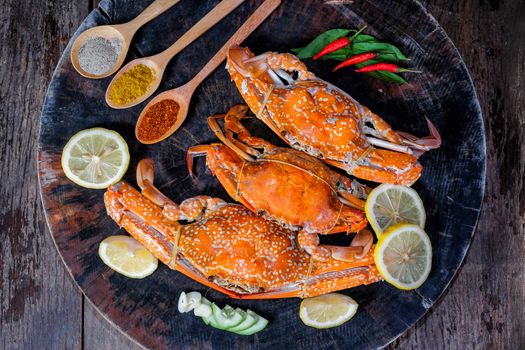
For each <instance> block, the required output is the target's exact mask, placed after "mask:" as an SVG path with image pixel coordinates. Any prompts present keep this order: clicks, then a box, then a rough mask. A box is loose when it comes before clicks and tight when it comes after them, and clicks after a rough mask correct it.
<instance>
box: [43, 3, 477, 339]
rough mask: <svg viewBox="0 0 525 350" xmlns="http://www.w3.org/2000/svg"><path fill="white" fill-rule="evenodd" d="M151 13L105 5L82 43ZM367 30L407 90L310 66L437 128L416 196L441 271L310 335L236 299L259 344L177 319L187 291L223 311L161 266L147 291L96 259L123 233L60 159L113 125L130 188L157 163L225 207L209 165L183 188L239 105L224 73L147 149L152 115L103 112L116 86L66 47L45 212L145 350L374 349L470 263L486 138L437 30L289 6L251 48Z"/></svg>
mask: <svg viewBox="0 0 525 350" xmlns="http://www.w3.org/2000/svg"><path fill="white" fill-rule="evenodd" d="M149 2H150V1H149V0H133V1H132V0H129V1H124V0H122V1H102V2H101V4H100V5H99V7H98V8H97V9H95V10H94V11H93V12H92V13H91V14H90V15H89V16H88V17H87V19H86V20H85V21H84V23H83V24H82V25H81V26H80V28H79V29H78V31H77V33H76V34H75V36H74V37H76V36H77V35H78V34H79V33H81V32H82V31H84V30H85V29H87V28H89V27H92V26H95V25H99V24H108V23H121V22H126V21H128V20H130V19H132V18H133V17H134V16H136V15H137V14H138V13H139V12H140V11H141V10H142V9H143V8H144V7H145V6H146V5H147V4H148V3H149ZM216 3H217V1H216V0H208V1H199V5H198V6H197V5H196V3H195V2H194V1H192V0H183V1H181V2H180V3H179V4H178V5H176V6H174V7H173V8H172V9H170V10H169V11H167V12H166V13H165V14H163V15H161V16H160V17H159V18H157V19H155V20H154V21H153V22H151V23H149V24H148V25H146V26H145V27H144V28H143V29H141V30H140V31H139V32H138V33H137V35H136V37H135V40H134V42H133V44H132V46H131V50H130V53H129V57H128V60H129V59H132V58H135V57H138V56H143V55H150V54H154V53H157V52H159V51H161V50H163V49H164V48H166V47H167V46H169V45H170V44H171V43H172V42H174V41H175V40H176V39H177V38H178V37H180V36H181V35H182V33H184V32H185V31H186V30H187V29H188V28H189V27H191V25H192V24H194V23H195V22H196V21H197V20H198V19H199V18H201V17H202V16H203V15H204V14H205V13H206V12H208V11H209V10H210V9H211V8H212V7H213V6H214V5H215V4H216ZM259 3H260V1H249V2H247V3H245V4H243V5H242V6H241V7H240V8H239V9H237V10H236V11H235V12H234V13H232V14H230V15H229V16H228V17H227V18H225V19H224V20H223V21H222V22H221V23H220V24H218V25H217V26H216V27H214V28H213V29H212V30H210V31H209V32H208V33H206V34H205V35H204V36H203V37H202V38H200V39H199V40H198V41H196V42H195V43H194V44H192V45H190V46H189V47H188V48H187V49H186V50H184V51H183V52H182V53H181V54H179V55H178V56H177V57H176V58H175V59H174V60H173V61H172V62H171V63H170V64H169V66H168V69H167V71H166V74H165V76H164V80H163V82H162V84H161V86H160V91H162V90H166V89H167V88H172V87H176V86H179V85H181V84H183V83H184V82H186V81H188V80H189V79H190V78H191V77H192V76H193V75H194V74H195V73H196V72H197V71H198V70H199V69H200V68H201V67H202V66H203V65H204V64H205V62H206V61H207V60H208V59H209V58H210V57H211V56H212V55H213V54H214V52H215V51H216V50H217V49H218V48H219V47H220V46H222V44H223V42H224V41H225V38H226V37H228V36H229V35H231V34H232V33H233V32H234V31H235V30H236V28H237V27H239V26H240V24H241V23H242V22H243V21H244V20H245V19H246V18H247V17H248V16H249V14H250V13H251V12H252V11H253V10H254V9H255V7H256V6H257V5H258V4H259ZM365 24H366V25H367V26H368V29H367V30H368V32H369V33H372V34H374V35H377V36H378V37H380V38H382V39H384V40H385V41H388V42H393V43H395V44H396V45H398V46H399V47H401V48H402V50H403V51H404V52H405V53H407V54H408V56H410V57H411V58H412V62H411V64H412V65H413V66H414V67H417V68H418V69H420V70H422V71H424V74H420V75H415V74H412V75H410V76H409V80H410V84H408V85H404V86H397V85H392V84H387V83H383V82H381V81H377V80H373V79H371V78H368V77H364V76H358V75H356V74H353V73H351V72H349V71H341V72H340V73H339V74H335V75H334V74H332V73H331V72H330V67H331V65H330V64H326V63H319V64H317V63H316V64H313V63H312V62H311V61H308V62H307V64H308V66H309V68H310V69H311V70H312V71H313V72H314V73H316V74H317V75H318V76H319V77H321V78H323V79H325V80H328V81H330V82H332V83H334V84H335V85H337V86H339V87H341V88H343V89H344V90H346V91H347V92H349V93H350V94H351V95H353V96H354V97H355V98H356V99H357V100H359V101H361V102H362V103H363V104H365V105H367V106H369V107H371V108H372V109H373V110H374V111H376V112H377V113H378V114H379V115H381V116H383V118H385V119H386V120H387V121H388V122H390V123H391V124H392V125H393V126H394V128H395V129H398V130H403V131H406V132H410V133H414V134H418V135H423V134H424V133H426V132H427V130H426V126H425V121H424V118H423V117H424V116H428V117H429V118H430V119H431V120H432V121H433V122H434V123H435V124H436V126H437V127H438V129H439V130H440V132H441V135H442V137H443V146H442V147H441V148H440V149H438V150H435V151H432V152H429V153H428V154H425V155H424V156H423V157H422V158H421V162H422V163H423V165H424V167H425V170H424V173H423V176H422V178H421V180H420V181H419V182H418V183H417V184H416V185H415V186H414V187H415V188H416V189H417V190H418V191H419V193H420V194H421V196H422V198H423V201H424V203H425V206H426V208H427V214H428V219H427V226H426V230H427V232H428V233H429V235H430V237H431V239H432V245H433V249H434V250H433V268H432V272H431V274H430V277H429V278H428V280H427V282H426V283H425V284H424V285H423V286H422V287H421V288H419V289H418V290H415V291H411V292H403V291H400V290H397V289H395V288H393V287H392V286H390V285H388V284H387V283H377V284H374V285H371V286H366V287H359V288H355V289H352V290H348V291H345V292H344V293H347V294H349V295H351V296H352V297H353V298H354V299H356V300H357V301H358V302H359V304H360V307H359V311H358V314H357V315H356V316H355V317H354V319H353V320H352V321H351V322H348V323H346V324H344V325H343V326H340V327H337V328H333V329H329V330H316V329H313V328H309V327H306V326H304V325H303V324H302V322H301V321H300V320H299V316H298V309H299V303H300V300H299V299H289V300H286V299H283V300H274V301H251V302H249V301H237V300H228V303H230V304H231V305H233V306H240V307H243V308H247V307H249V308H252V309H254V310H256V311H257V312H259V313H260V314H262V315H264V316H266V317H268V318H269V319H270V320H271V323H270V325H269V326H268V328H267V329H266V330H265V331H264V332H262V333H260V334H258V335H256V336H252V337H242V336H236V335H233V334H230V333H225V332H223V331H218V330H215V329H212V328H210V327H206V326H205V325H204V324H203V323H202V321H201V320H200V319H198V318H197V317H193V316H190V315H181V314H179V313H178V312H177V310H176V302H177V298H178V295H179V293H180V292H181V291H182V290H199V291H202V292H207V293H208V297H209V298H210V299H212V300H214V301H217V302H219V303H220V304H221V305H222V304H223V303H224V302H225V301H226V300H225V297H224V296H223V295H220V294H218V293H215V292H211V291H207V290H206V288H204V287H203V286H201V285H200V284H198V283H196V282H193V281H192V280H190V279H188V278H186V277H185V276H183V275H181V274H179V273H177V272H174V271H171V270H169V269H168V268H167V267H166V266H164V265H162V266H159V269H158V270H157V271H156V272H155V273H154V274H153V275H152V276H150V277H148V278H146V279H144V280H132V279H128V278H126V277H123V276H121V275H119V274H117V273H115V272H113V271H112V270H110V269H109V268H108V267H106V266H105V265H104V264H103V263H102V261H101V260H100V259H99V258H98V255H97V249H98V245H99V242H100V241H101V240H102V239H103V238H105V237H107V236H109V235H113V234H117V233H123V231H121V230H119V229H118V227H117V225H116V224H115V223H114V222H113V221H112V220H111V219H110V218H109V217H108V216H107V215H106V212H105V208H104V205H103V202H102V195H103V193H104V191H96V190H88V189H84V188H80V187H78V186H76V185H74V184H73V183H71V182H70V181H69V180H68V179H67V178H66V177H65V176H64V173H63V171H62V169H61V166H60V156H61V151H62V148H63V146H64V145H65V143H66V142H67V140H68V139H69V138H70V137H71V136H72V135H73V134H74V133H76V132H77V131H79V130H82V129H85V128H91V127H95V126H104V127H107V128H110V129H114V130H117V131H119V132H120V133H121V134H122V135H123V136H124V137H125V138H126V140H127V142H128V144H129V146H130V151H131V156H132V161H131V164H130V171H128V173H127V175H126V177H125V179H126V180H127V181H129V182H131V183H132V184H135V178H134V170H135V167H136V164H137V162H138V160H140V159H142V158H144V157H152V158H153V159H154V160H155V162H156V165H157V183H158V184H159V186H160V188H161V189H162V190H163V191H164V192H165V193H166V194H167V195H168V196H169V197H171V198H173V199H174V200H176V201H181V200H183V199H185V198H188V197H190V196H193V195H196V194H208V195H215V196H220V197H223V198H225V199H229V198H228V197H227V195H226V193H225V192H224V191H223V190H222V188H221V187H220V185H219V184H218V182H217V181H216V180H215V179H214V178H213V177H212V176H211V174H210V172H209V170H207V169H206V168H205V166H204V162H203V161H202V160H200V161H198V162H197V163H198V164H197V169H196V173H197V174H198V177H197V178H195V179H191V178H190V177H189V176H188V171H187V169H186V167H185V165H184V161H183V159H184V154H185V151H186V149H187V148H188V147H189V146H191V145H196V144H200V143H208V142H210V141H212V140H214V139H215V138H214V135H213V134H212V133H211V132H210V130H209V129H208V127H207V124H206V117H207V116H209V115H211V114H215V113H222V112H225V111H226V110H227V109H228V108H229V107H230V106H232V105H233V104H235V103H239V102H242V100H241V97H240V95H239V93H238V92H237V90H236V88H235V86H234V84H233V83H231V82H230V79H229V76H228V75H227V73H226V71H225V70H224V69H223V68H221V69H218V70H217V71H215V72H214V73H213V74H212V75H211V76H210V77H209V78H208V79H207V80H206V81H205V82H204V83H203V84H202V85H201V86H200V87H199V88H198V89H197V91H196V94H195V96H194V98H193V101H192V104H191V108H190V111H189V118H188V120H186V122H185V124H184V125H183V127H182V128H181V129H180V130H179V131H178V132H177V133H176V134H175V135H174V136H172V137H171V138H169V139H168V140H167V141H164V142H162V143H160V144H156V145H153V146H144V145H141V144H139V143H138V142H137V141H136V140H135V138H134V133H133V130H134V124H135V121H136V119H137V116H138V114H139V112H140V110H141V108H142V107H143V106H144V103H143V104H142V105H139V106H137V107H135V108H132V109H128V110H112V109H110V108H109V107H108V106H107V105H106V104H105V102H104V91H105V89H106V86H107V84H108V82H109V79H110V78H108V79H103V80H88V79H85V78H83V77H81V76H80V75H79V74H77V73H76V72H75V71H74V69H73V67H72V65H71V62H70V60H69V47H70V46H68V48H67V49H66V51H65V52H64V55H63V56H62V59H61V60H60V62H59V64H58V66H57V69H56V72H55V75H54V77H53V80H52V82H51V84H50V86H49V91H48V94H47V98H46V101H45V104H44V109H43V112H42V117H41V131H40V141H39V150H38V170H39V177H40V185H41V194H42V200H43V203H44V208H45V211H46V216H47V220H48V224H49V227H50V231H51V234H52V235H53V239H54V240H55V243H56V246H57V248H58V250H59V252H60V254H61V256H62V258H63V260H64V262H65V264H66V266H67V269H68V270H69V272H70V273H71V275H72V276H73V278H74V280H75V281H76V283H77V284H78V286H79V287H80V289H81V290H82V291H83V293H84V294H85V295H86V296H87V298H88V299H89V300H90V301H91V302H92V303H93V304H94V305H95V306H96V307H97V308H98V310H99V311H100V312H101V313H102V314H103V315H104V316H105V317H106V318H107V319H108V320H110V321H111V322H112V323H113V324H115V325H116V326H117V327H118V328H119V329H120V330H122V332H124V333H125V334H127V335H129V336H130V337H131V338H133V339H135V340H136V341H137V342H139V343H140V344H142V345H144V346H146V347H150V348H184V349H187V348H195V349H205V348H206V349H207V348H218V349H233V348H272V349H275V348H285V347H287V348H289V349H310V348H315V349H319V348H352V349H362V348H376V347H381V346H383V345H385V344H388V343H389V342H391V341H392V340H393V339H395V338H396V337H398V336H399V335H400V334H401V333H403V332H404V331H406V330H407V329H408V328H409V327H411V326H412V325H413V324H414V323H415V322H416V321H417V320H418V319H420V318H421V317H422V316H423V315H424V314H425V313H426V312H427V311H428V310H429V309H430V308H431V306H432V305H433V304H434V303H435V302H436V300H437V299H438V298H439V297H440V295H442V293H443V292H444V290H445V289H446V288H447V286H448V285H449V283H450V281H451V280H452V278H453V277H454V274H455V273H456V271H457V270H458V269H459V267H460V265H461V263H462V261H463V258H464V257H465V254H466V252H467V250H468V247H469V244H470V240H471V238H472V235H473V232H474V228H475V225H476V221H477V218H478V214H479V209H480V206H481V201H482V198H483V192H484V181H485V139H484V128H483V122H482V118H481V112H480V109H479V105H478V100H477V97H476V93H475V90H474V87H473V84H472V81H471V79H470V77H469V74H468V72H467V70H466V68H465V65H464V64H463V61H462V59H461V57H460V56H459V54H458V52H457V50H456V48H455V47H454V45H453V44H452V42H451V41H450V40H449V39H448V37H447V35H446V34H445V33H444V31H443V29H442V28H441V27H440V26H439V24H438V23H437V22H436V20H435V19H434V18H433V17H432V16H431V15H430V14H429V13H428V12H427V11H426V10H425V8H423V7H422V6H421V4H419V3H418V2H417V1H408V0H407V1H403V2H384V1H381V0H373V1H347V0H341V1H327V2H323V1H302V0H297V1H291V0H283V4H282V5H281V7H280V8H279V9H278V10H277V11H276V12H275V13H274V14H273V15H272V16H271V17H270V18H269V20H267V21H266V22H265V23H264V24H263V25H262V26H261V27H260V28H259V29H258V30H257V31H256V32H255V33H254V34H253V35H252V36H250V38H249V39H248V40H247V41H246V42H245V45H247V46H248V47H250V48H251V49H252V50H253V51H254V52H256V53H262V52H264V51H267V50H273V51H279V52H286V51H288V50H289V49H290V48H293V47H299V46H303V45H304V44H306V43H307V42H309V41H310V40H311V39H312V38H313V37H315V36H316V35H317V34H319V33H320V32H322V31H324V30H327V29H330V28H335V27H344V28H357V27H362V26H363V25H365ZM73 39H74V38H73ZM251 129H252V130H253V131H254V132H255V133H256V134H258V135H261V136H264V137H266V138H268V139H269V140H271V141H274V142H278V140H277V139H276V138H275V136H274V135H272V134H271V133H270V132H269V130H268V128H266V127H265V126H264V125H262V124H261V123H258V122H253V123H252V124H251Z"/></svg>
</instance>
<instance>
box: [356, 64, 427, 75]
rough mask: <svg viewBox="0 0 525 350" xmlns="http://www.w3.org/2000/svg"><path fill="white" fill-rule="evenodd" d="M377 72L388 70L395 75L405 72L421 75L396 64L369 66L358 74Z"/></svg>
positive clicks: (359, 70)
mask: <svg viewBox="0 0 525 350" xmlns="http://www.w3.org/2000/svg"><path fill="white" fill-rule="evenodd" d="M377 70H386V71H389V72H393V73H403V72H412V73H421V72H420V71H416V70H410V69H405V68H403V67H398V66H396V65H395V64H392V63H376V64H371V65H369V66H366V67H363V68H359V69H357V70H356V72H358V73H368V72H375V71H377Z"/></svg>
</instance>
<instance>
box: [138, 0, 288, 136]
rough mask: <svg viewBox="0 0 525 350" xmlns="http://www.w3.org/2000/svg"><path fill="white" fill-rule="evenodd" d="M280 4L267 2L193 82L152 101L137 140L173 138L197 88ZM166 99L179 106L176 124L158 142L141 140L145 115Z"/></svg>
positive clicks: (276, 0) (277, 1)
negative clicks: (231, 50) (152, 107)
mask: <svg viewBox="0 0 525 350" xmlns="http://www.w3.org/2000/svg"><path fill="white" fill-rule="evenodd" d="M280 4H281V0H266V1H265V2H264V3H263V4H262V5H261V6H259V8H258V9H257V10H256V11H255V12H254V13H253V14H252V15H251V16H250V18H248V20H247V21H246V22H245V23H244V24H243V25H242V26H241V27H240V28H239V29H238V30H237V31H236V32H235V34H233V36H232V37H231V38H230V40H228V41H227V42H226V44H224V46H223V47H222V48H221V49H220V50H219V51H218V52H217V53H216V54H215V56H213V58H212V59H211V60H210V61H209V62H208V63H207V64H206V65H205V66H204V67H203V68H202V70H201V71H200V72H199V73H197V75H195V77H194V78H193V79H192V80H190V81H189V82H187V83H186V84H184V85H182V86H180V87H178V88H176V89H171V90H167V91H164V92H163V93H161V94H159V95H158V96H156V97H155V98H154V99H152V100H151V101H150V102H149V103H148V104H147V105H146V107H145V108H144V109H143V110H142V113H141V114H140V116H139V119H138V120H137V124H136V125H135V137H136V138H137V140H139V141H140V142H142V143H144V144H153V143H157V142H159V141H162V140H164V139H166V138H167V137H169V136H171V135H172V134H173V133H174V132H175V131H176V130H177V129H178V128H179V127H180V126H181V124H182V123H183V122H184V120H185V119H186V116H187V115H188V108H189V105H190V101H191V97H192V96H193V93H194V92H195V89H196V88H197V86H199V85H200V84H201V83H202V82H203V81H204V79H206V78H207V77H208V75H210V73H211V72H213V71H214V70H215V69H216V68H217V67H218V66H219V65H220V64H221V62H222V61H224V60H225V59H226V55H227V53H228V50H229V49H230V47H232V46H233V45H239V44H240V43H241V42H242V41H244V40H245V39H246V38H247V37H248V36H249V35H250V34H251V33H252V32H253V31H254V30H255V29H256V28H257V27H258V26H259V25H261V23H262V22H264V20H265V19H266V18H268V16H270V14H271V13H272V12H273V11H274V10H275V9H276V8H277V7H278V6H279V5H280ZM166 99H171V100H174V101H175V102H177V104H178V105H179V111H178V114H177V119H176V121H175V124H174V125H173V126H172V127H171V128H170V129H169V130H168V131H167V132H166V133H165V134H164V135H163V136H161V137H160V138H158V139H156V140H149V141H146V140H141V139H140V138H139V137H138V127H139V126H140V123H141V121H142V119H143V118H144V115H145V114H146V113H147V111H148V109H149V108H150V107H151V106H153V105H154V104H156V103H157V102H160V101H162V100H166Z"/></svg>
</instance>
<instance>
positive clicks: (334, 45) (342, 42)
mask: <svg viewBox="0 0 525 350" xmlns="http://www.w3.org/2000/svg"><path fill="white" fill-rule="evenodd" d="M348 45H350V39H348V38H347V37H344V38H339V39H337V40H334V41H332V42H331V43H330V44H328V45H326V46H325V47H323V48H322V49H321V51H319V53H318V54H317V55H315V56H314V60H316V59H318V58H321V57H323V56H325V55H328V54H329V53H331V52H334V51H337V50H339V49H342V48H343V47H345V46H348Z"/></svg>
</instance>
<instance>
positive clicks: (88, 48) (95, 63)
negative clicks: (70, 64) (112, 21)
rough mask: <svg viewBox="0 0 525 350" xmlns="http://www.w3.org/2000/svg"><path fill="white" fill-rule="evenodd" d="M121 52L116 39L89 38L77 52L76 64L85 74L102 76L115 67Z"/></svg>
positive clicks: (120, 46) (119, 42) (119, 44)
mask: <svg viewBox="0 0 525 350" xmlns="http://www.w3.org/2000/svg"><path fill="white" fill-rule="evenodd" d="M121 50H122V43H121V41H120V40H119V39H118V38H111V39H109V40H108V39H106V38H102V37H94V38H90V39H88V40H86V42H85V43H84V44H83V45H82V46H81V47H80V49H79V50H78V63H79V64H80V67H81V68H82V69H83V70H84V71H85V72H87V73H89V74H93V75H102V74H105V73H107V72H109V71H111V69H113V67H115V64H116V63H117V60H118V57H119V55H120V52H121Z"/></svg>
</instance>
